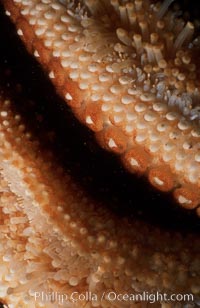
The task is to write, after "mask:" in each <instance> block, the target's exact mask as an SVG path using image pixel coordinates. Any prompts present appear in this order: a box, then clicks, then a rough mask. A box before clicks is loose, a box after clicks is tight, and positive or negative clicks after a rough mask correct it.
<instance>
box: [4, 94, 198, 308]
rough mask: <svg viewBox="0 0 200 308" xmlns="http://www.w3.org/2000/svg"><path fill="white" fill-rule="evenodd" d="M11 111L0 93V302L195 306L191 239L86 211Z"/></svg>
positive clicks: (96, 206)
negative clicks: (140, 297) (128, 297)
mask: <svg viewBox="0 0 200 308" xmlns="http://www.w3.org/2000/svg"><path fill="white" fill-rule="evenodd" d="M14 106H15V105H14V103H13V102H12V101H11V100H10V99H8V98H7V96H6V94H5V93H4V91H2V90H1V96H0V222H1V224H0V301H3V302H4V303H6V304H7V305H8V307H9V308H15V307H22V308H23V307H27V308H39V307H45V308H56V307H58V308H59V307H65V308H69V307H70V308H76V307H84V308H91V307H102V308H108V307H109V308H116V307H118V308H122V307H130V308H133V307H136V308H144V307H145V308H146V307H149V305H150V304H149V303H148V301H145V302H142V301H141V302H138V303H136V302H135V301H120V300H115V301H111V300H109V298H107V297H106V296H107V295H108V293H109V292H110V291H112V292H114V293H116V294H133V295H136V294H139V293H140V294H141V293H143V292H148V294H150V293H153V294H155V293H156V292H160V293H166V294H167V297H169V296H170V295H171V294H191V295H192V296H193V299H192V298H191V297H190V299H189V300H188V301H187V300H186V301H182V302H169V303H167V304H166V303H164V302H163V301H162V300H161V299H160V298H159V299H158V301H157V302H156V303H155V304H151V306H152V307H155V308H157V307H162V308H166V307H167V308H169V307H177V308H179V307H190V305H193V304H198V303H199V298H200V286H199V279H200V262H199V253H200V251H199V239H198V236H197V234H193V235H192V234H188V235H181V234H180V233H178V232H173V231H164V230H160V229H159V228H156V227H153V226H150V225H149V224H147V223H144V222H142V221H139V220H137V219H136V218H135V219H132V221H131V222H130V221H128V219H127V218H119V217H116V216H115V215H114V214H113V213H111V212H110V211H109V210H108V209H106V207H105V206H103V205H102V204H100V203H98V202H95V201H93V199H92V198H91V197H90V196H89V195H87V194H86V193H85V192H84V191H83V190H82V188H81V187H79V186H78V185H77V184H76V181H75V180H74V179H73V178H72V177H71V176H70V175H69V174H68V173H67V172H66V171H64V170H63V169H62V168H60V165H59V163H58V162H57V160H56V157H55V156H54V154H53V153H52V152H50V151H49V150H48V151H47V150H44V149H43V146H42V144H40V143H39V142H38V141H36V140H35V139H34V136H33V135H32V133H31V131H27V127H26V125H25V124H24V121H23V117H21V116H20V114H18V113H16V111H15V108H14ZM46 133H48V132H46ZM56 292H57V294H58V295H60V296H62V295H63V296H64V295H65V294H67V295H68V296H69V299H68V300H65V298H64V301H62V300H59V297H57V299H55V301H53V302H51V298H50V296H48V294H53V293H54V296H55V294H56ZM73 292H77V293H78V294H85V293H87V292H91V293H93V294H95V295H96V296H97V300H96V299H95V300H93V301H92V300H90V299H89V300H87V298H86V299H85V300H83V299H82V300H77V301H73V300H71V299H70V295H71V294H72V293H73ZM42 294H43V296H42ZM103 294H104V296H103ZM102 296H103V298H102ZM75 297H76V296H75ZM60 298H61V297H60ZM76 298H77V297H76Z"/></svg>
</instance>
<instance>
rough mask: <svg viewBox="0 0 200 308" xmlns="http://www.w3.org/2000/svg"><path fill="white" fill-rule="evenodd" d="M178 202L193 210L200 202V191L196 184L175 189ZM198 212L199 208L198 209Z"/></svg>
mask: <svg viewBox="0 0 200 308" xmlns="http://www.w3.org/2000/svg"><path fill="white" fill-rule="evenodd" d="M174 197H175V199H176V200H177V202H178V203H179V204H180V205H181V206H182V207H183V208H185V209H189V210H193V209H195V208H196V207H197V206H198V205H199V204H200V193H199V190H198V189H197V187H196V186H195V185H194V186H192V185H189V184H188V185H185V186H183V187H181V188H177V189H176V190H175V191H174ZM197 213H198V209H197Z"/></svg>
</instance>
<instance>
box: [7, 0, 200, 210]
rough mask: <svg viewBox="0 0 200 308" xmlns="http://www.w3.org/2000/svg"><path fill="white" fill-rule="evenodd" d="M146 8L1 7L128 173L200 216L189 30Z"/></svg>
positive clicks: (117, 4) (194, 45)
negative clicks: (137, 174)
mask: <svg viewBox="0 0 200 308" xmlns="http://www.w3.org/2000/svg"><path fill="white" fill-rule="evenodd" d="M171 2H173V1H170V0H166V1H164V2H163V4H162V5H159V4H151V2H149V1H142V0H138V1H118V0H111V1H80V2H78V1H70V0H69V1H67V0H66V1H56V0H54V1H51V0H41V1H40V0H34V1H33V0H32V1H28V0H27V1H25V0H24V1H22V0H15V1H12V0H7V1H4V5H5V7H6V9H7V15H9V16H10V17H11V19H12V20H13V21H14V23H15V24H16V27H17V29H18V34H19V35H20V36H21V38H22V40H23V41H24V42H25V44H26V46H27V48H28V50H29V51H30V52H31V53H32V54H34V56H35V57H36V58H37V59H38V61H39V62H40V63H41V64H42V65H43V66H44V67H45V69H46V70H47V71H48V73H49V77H50V78H51V79H52V82H53V84H54V85H55V86H56V88H57V91H58V93H59V94H60V95H62V96H63V97H64V98H65V100H66V102H67V103H68V104H69V105H70V106H71V108H72V110H73V111H74V113H75V115H76V116H77V117H78V118H79V119H80V121H81V122H83V123H84V124H86V125H87V126H88V127H89V128H90V129H91V130H93V131H94V132H95V134H96V137H97V139H98V141H99V143H100V144H101V145H102V147H103V148H105V149H107V150H110V151H112V152H115V153H117V154H119V155H120V157H121V160H122V161H123V163H124V165H125V167H126V168H127V169H128V170H129V171H130V172H136V173H139V174H145V175H146V176H147V177H148V179H149V181H150V183H151V184H152V185H153V186H155V187H156V188H158V189H159V190H161V191H171V192H172V193H173V195H174V197H175V199H176V200H177V202H178V203H179V204H180V205H181V206H182V207H184V208H187V209H195V210H196V213H197V215H198V216H199V215H200V207H199V203H200V194H199V185H200V184H199V183H200V179H199V177H200V172H199V171H200V154H199V144H200V143H199V141H200V135H199V124H198V122H199V105H198V102H199V98H200V94H199V93H200V87H199V83H198V80H199V78H200V76H199V68H198V67H199V66H198V57H196V55H197V54H198V52H199V41H198V40H194V39H192V37H193V33H194V30H195V28H194V25H193V24H192V23H191V22H187V23H186V24H185V22H184V21H183V20H182V19H177V18H176V17H175V13H174V12H170V11H168V7H169V5H170V4H171Z"/></svg>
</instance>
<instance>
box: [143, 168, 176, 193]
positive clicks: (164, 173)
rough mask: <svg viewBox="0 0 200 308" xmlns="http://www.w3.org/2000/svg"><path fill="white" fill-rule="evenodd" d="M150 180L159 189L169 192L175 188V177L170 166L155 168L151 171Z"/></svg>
mask: <svg viewBox="0 0 200 308" xmlns="http://www.w3.org/2000/svg"><path fill="white" fill-rule="evenodd" d="M148 178H149V181H150V183H151V184H152V185H153V186H154V187H156V188H157V189H159V190H161V191H163V192H168V191H170V190H172V189H173V187H174V177H173V174H172V172H171V170H170V168H169V167H168V166H165V165H163V166H160V167H154V168H152V169H150V171H149V174H148Z"/></svg>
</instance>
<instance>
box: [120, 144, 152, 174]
mask: <svg viewBox="0 0 200 308" xmlns="http://www.w3.org/2000/svg"><path fill="white" fill-rule="evenodd" d="M122 161H123V163H124V166H125V167H126V168H127V169H128V170H129V171H130V172H133V173H139V174H143V173H145V172H146V170H147V168H148V166H149V163H150V161H151V159H150V155H149V154H148V153H147V152H146V151H145V150H144V149H143V147H141V146H135V147H133V148H132V149H131V150H128V151H127V152H126V153H125V154H124V156H123V157H122Z"/></svg>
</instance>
